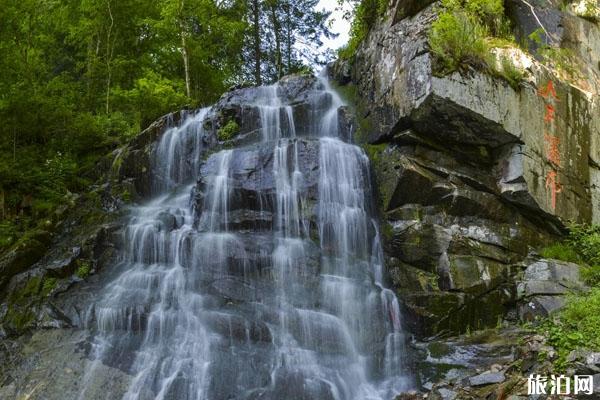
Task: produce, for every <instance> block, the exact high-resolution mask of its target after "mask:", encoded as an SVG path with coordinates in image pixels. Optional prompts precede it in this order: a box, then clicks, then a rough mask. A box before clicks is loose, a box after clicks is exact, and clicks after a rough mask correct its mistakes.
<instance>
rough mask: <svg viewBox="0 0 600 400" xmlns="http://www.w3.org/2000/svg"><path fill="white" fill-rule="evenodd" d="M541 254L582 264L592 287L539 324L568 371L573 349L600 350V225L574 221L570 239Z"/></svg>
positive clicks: (557, 365) (561, 367) (559, 365)
mask: <svg viewBox="0 0 600 400" xmlns="http://www.w3.org/2000/svg"><path fill="white" fill-rule="evenodd" d="M541 255H542V256H543V257H546V258H554V259H558V260H563V261H568V262H574V263H578V264H580V265H581V266H582V267H581V275H582V278H583V279H584V281H585V282H586V283H587V284H588V285H589V286H590V287H591V290H590V291H589V292H586V293H576V294H572V295H570V296H569V297H568V299H567V304H566V306H565V308H564V309H563V310H562V311H560V312H559V314H558V315H556V316H555V317H553V318H549V319H546V320H545V321H543V322H542V323H541V325H540V326H539V327H538V330H539V331H540V332H541V333H543V334H544V335H545V336H546V337H547V338H548V343H549V344H550V345H551V346H553V347H554V348H555V349H556V351H557V353H558V358H557V359H556V360H554V366H555V368H557V370H559V371H564V370H565V369H566V368H567V367H568V363H567V356H568V355H569V353H570V352H571V351H573V350H576V349H582V348H585V349H587V350H591V351H600V335H598V332H600V225H587V224H572V225H570V226H569V234H568V236H567V237H566V239H565V240H563V241H562V242H560V243H556V244H553V245H551V246H548V247H546V248H545V249H543V250H542V251H541Z"/></svg>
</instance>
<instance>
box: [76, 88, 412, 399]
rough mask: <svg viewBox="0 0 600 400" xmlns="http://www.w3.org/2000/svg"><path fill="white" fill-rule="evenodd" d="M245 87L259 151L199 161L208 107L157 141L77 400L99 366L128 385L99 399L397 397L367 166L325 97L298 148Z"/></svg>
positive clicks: (289, 126) (390, 300) (274, 92)
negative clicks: (143, 197) (150, 192)
mask: <svg viewBox="0 0 600 400" xmlns="http://www.w3.org/2000/svg"><path fill="white" fill-rule="evenodd" d="M254 90H255V91H256V93H257V94H256V96H255V97H254V99H253V100H252V101H251V103H250V104H249V107H253V108H254V109H256V110H257V111H258V115H259V118H260V136H261V140H262V142H261V143H259V144H255V145H248V146H246V147H245V148H241V149H235V150H222V151H220V152H218V153H216V154H213V155H212V156H210V157H209V158H208V159H207V160H206V161H205V162H203V163H202V162H201V159H202V154H203V145H204V143H205V142H206V141H205V140H204V139H205V138H206V137H207V136H208V135H210V132H209V131H208V130H207V129H206V128H205V124H204V121H205V119H206V118H208V117H209V116H210V115H211V110H210V109H203V110H200V111H199V112H198V113H196V114H194V115H189V116H187V117H186V118H185V119H184V121H183V122H182V123H181V125H180V126H178V127H172V128H170V129H168V130H167V131H166V132H165V133H164V134H163V135H162V138H161V141H160V142H159V143H158V144H157V147H156V150H155V162H154V172H153V173H154V186H155V190H156V191H157V193H159V194H158V195H157V197H156V198H155V199H154V200H152V201H150V202H149V203H147V204H145V205H142V206H136V207H134V208H133V209H132V211H131V218H130V221H129V223H128V226H127V229H126V232H125V243H126V245H127V246H126V248H125V249H124V252H123V253H124V254H123V262H122V263H121V264H120V265H119V271H121V272H120V275H119V276H118V277H117V278H116V279H115V280H114V281H113V282H112V283H110V284H109V285H108V286H107V287H106V289H105V291H104V294H103V295H102V297H101V298H100V299H98V301H97V302H96V304H94V305H93V306H92V307H91V308H90V310H89V313H88V314H89V315H88V324H89V327H90V329H91V330H92V331H93V332H94V333H95V336H94V339H93V345H92V357H93V358H94V362H93V363H92V366H91V367H90V368H89V369H88V370H87V371H86V374H85V378H84V382H83V385H82V390H81V392H80V398H81V399H86V394H87V393H88V389H89V388H90V387H92V386H94V385H96V386H97V385H102V384H103V383H102V382H98V380H99V379H101V378H100V374H98V373H97V369H98V368H100V366H101V365H102V364H109V365H112V366H116V367H118V368H119V369H121V370H123V371H126V372H127V373H128V374H130V375H131V376H132V378H131V381H130V382H129V383H128V384H127V385H126V387H114V386H111V385H107V389H106V396H107V397H106V398H111V399H112V398H123V399H131V400H133V399H136V400H139V399H170V400H188V399H189V400H192V399H194V400H195V399H198V400H199V399H207V400H219V399H240V400H241V399H248V400H250V399H269V400H280V399H294V400H303V399H305V400H317V399H318V400H329V399H331V400H367V399H391V398H393V397H394V394H396V393H398V392H400V391H402V390H405V389H407V388H408V387H410V385H411V381H410V378H409V377H408V376H407V374H406V371H405V362H404V357H405V350H404V341H405V339H404V336H403V334H402V326H401V316H400V311H399V306H398V302H397V299H396V297H395V296H394V294H393V293H392V292H391V291H390V290H388V289H386V288H384V286H383V283H382V275H383V274H382V250H381V244H380V240H379V232H378V230H377V224H376V221H375V220H374V219H373V211H372V209H371V202H370V199H371V186H370V181H369V171H368V159H367V157H366V156H365V154H364V153H363V151H362V150H361V149H360V148H359V147H356V146H354V145H352V144H349V143H345V142H343V141H342V140H340V138H339V136H341V135H340V126H339V122H338V118H339V116H338V111H339V108H340V107H341V106H342V102H341V100H340V98H339V97H338V96H337V95H336V94H335V93H334V92H333V91H332V90H331V89H330V88H329V86H328V84H327V82H326V81H325V80H324V79H320V80H319V81H318V82H317V83H316V84H315V88H314V89H313V90H312V92H311V93H312V94H311V98H310V99H308V100H309V103H310V104H312V105H311V107H310V109H309V111H308V112H307V114H308V123H306V124H305V125H306V126H305V127H304V131H308V135H304V136H305V137H302V138H301V137H297V129H296V121H295V115H294V109H293V106H292V105H291V104H286V103H285V101H284V100H282V99H281V98H280V96H279V90H280V88H279V87H278V86H277V85H273V86H268V87H263V88H257V89H254ZM323 105H325V106H323ZM306 127H308V128H306ZM311 152H312V153H315V152H317V156H316V157H314V160H315V161H314V163H315V165H312V166H311V165H306V164H307V162H306V161H305V160H306V159H307V157H309V156H310V154H312V153H311ZM261 160H266V161H265V162H264V164H265V165H258V164H259V162H261ZM315 170H317V172H315ZM248 171H252V173H249V172H248ZM253 174H254V175H260V176H258V177H253V178H252V179H256V181H257V182H258V186H259V188H258V189H253V191H252V190H250V189H249V188H248V184H247V182H246V181H245V180H247V179H250V178H249V176H250V175H253ZM195 178H198V179H199V184H197V185H196V184H194V183H193V180H194V179H195ZM311 181H315V182H316V183H315V184H314V185H312V186H311V184H310V182H311ZM241 205H243V206H241ZM248 221H251V222H250V223H249V222H248Z"/></svg>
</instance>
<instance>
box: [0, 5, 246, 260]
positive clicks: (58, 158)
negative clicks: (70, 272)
mask: <svg viewBox="0 0 600 400" xmlns="http://www.w3.org/2000/svg"><path fill="white" fill-rule="evenodd" d="M182 5H185V6H184V7H183V8H182V7H181V6H182ZM245 7H246V3H245V1H243V0H232V1H228V2H220V3H219V2H214V1H212V0H190V1H186V2H180V1H176V0H160V1H148V0H119V1H114V0H108V1H102V2H94V1H89V0H84V1H82V2H69V1H65V0H57V1H52V2H38V1H33V0H23V1H19V2H15V3H14V4H11V5H10V6H9V5H8V4H7V5H6V7H2V9H1V10H0V14H1V16H2V24H0V120H1V121H2V124H0V139H1V140H0V251H2V250H4V249H6V248H7V247H9V246H10V245H11V244H13V243H14V242H15V241H16V240H17V238H18V237H20V236H22V235H23V234H24V233H25V232H27V231H28V230H29V229H32V228H34V227H35V226H36V225H37V220H39V219H42V218H48V217H51V216H52V214H53V212H54V210H55V209H56V208H57V207H59V206H62V205H63V204H64V203H65V199H67V198H68V197H69V196H70V193H76V192H81V191H83V190H85V189H86V188H87V187H88V186H89V184H90V183H91V179H92V178H91V176H94V169H95V165H96V163H97V162H98V160H99V159H100V157H102V156H104V155H106V154H107V153H109V152H110V151H111V150H112V149H114V148H115V147H116V146H118V145H120V144H122V143H124V142H125V141H126V140H128V139H129V138H130V137H131V136H133V135H134V134H136V133H138V132H139V131H140V130H141V129H144V128H145V127H147V126H148V125H149V124H150V123H151V122H152V121H154V120H155V119H156V118H158V117H160V116H161V115H164V114H166V113H167V112H171V111H175V110H177V109H180V108H182V107H183V106H186V105H192V106H195V105H199V104H206V103H208V102H212V101H214V100H215V99H216V98H218V97H219V96H220V95H221V93H222V92H223V91H224V90H225V89H226V88H227V87H229V86H230V85H231V84H232V83H234V82H235V81H236V80H239V79H240V78H241V75H242V69H243V59H242V49H243V46H244V37H245V35H246V27H247V23H246V22H244V16H245V13H246V8H245ZM184 38H185V39H186V44H185V52H186V54H187V55H188V58H189V60H190V63H189V71H188V72H189V74H188V75H189V81H190V95H189V96H188V95H187V94H186V88H185V76H186V69H185V68H184V62H183V53H184V51H183V50H184V49H183V48H182V39H184Z"/></svg>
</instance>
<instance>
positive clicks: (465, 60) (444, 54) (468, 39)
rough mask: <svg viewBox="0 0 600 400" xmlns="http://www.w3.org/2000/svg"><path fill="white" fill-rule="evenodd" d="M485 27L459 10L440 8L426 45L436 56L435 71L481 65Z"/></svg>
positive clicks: (485, 46)
mask: <svg viewBox="0 0 600 400" xmlns="http://www.w3.org/2000/svg"><path fill="white" fill-rule="evenodd" d="M486 35H487V31H486V29H485V27H484V26H483V25H481V24H480V23H479V22H478V21H477V20H475V19H473V18H470V17H469V16H468V15H467V14H465V13H464V12H462V11H453V12H444V13H442V14H441V15H440V16H439V18H438V19H437V20H436V21H435V22H434V23H433V24H432V27H431V31H430V34H429V45H430V47H431V51H432V52H433V54H434V56H435V57H436V61H437V64H436V70H437V71H436V72H438V73H442V74H446V73H450V72H453V71H457V70H460V69H464V68H466V67H468V66H476V67H479V68H481V67H485V66H486V65H487V64H488V61H487V60H488V57H489V54H490V53H489V51H490V49H489V46H488V44H487V42H486V40H485V38H486Z"/></svg>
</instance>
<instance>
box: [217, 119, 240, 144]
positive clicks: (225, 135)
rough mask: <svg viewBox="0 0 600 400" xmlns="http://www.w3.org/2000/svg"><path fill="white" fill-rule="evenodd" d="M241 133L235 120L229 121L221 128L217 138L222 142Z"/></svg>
mask: <svg viewBox="0 0 600 400" xmlns="http://www.w3.org/2000/svg"><path fill="white" fill-rule="evenodd" d="M239 132H240V126H239V125H238V124H237V122H235V121H234V120H229V122H227V124H225V126H223V127H222V128H219V130H218V131H217V137H218V138H219V140H220V141H221V142H224V141H227V140H231V139H233V138H234V137H235V136H236V135H237V134H238V133H239Z"/></svg>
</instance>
